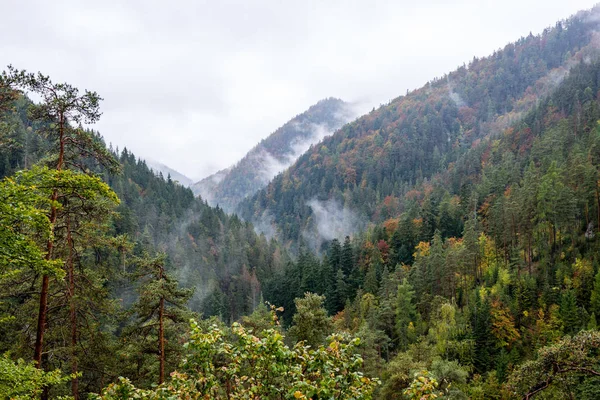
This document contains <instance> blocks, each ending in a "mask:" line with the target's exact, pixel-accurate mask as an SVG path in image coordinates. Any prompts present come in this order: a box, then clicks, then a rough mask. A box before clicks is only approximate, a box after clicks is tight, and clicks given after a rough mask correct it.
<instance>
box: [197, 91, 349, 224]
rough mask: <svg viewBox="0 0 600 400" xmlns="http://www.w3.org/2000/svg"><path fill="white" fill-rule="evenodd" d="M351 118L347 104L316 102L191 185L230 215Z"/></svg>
mask: <svg viewBox="0 0 600 400" xmlns="http://www.w3.org/2000/svg"><path fill="white" fill-rule="evenodd" d="M352 117H353V112H352V110H351V108H350V105H349V104H346V103H344V102H343V101H342V100H339V99H335V98H328V99H324V100H321V101H319V102H318V103H317V104H315V105H313V106H312V107H310V108H309V109H308V110H307V111H305V112H303V113H302V114H299V115H297V116H295V117H294V118H292V119H291V120H290V121H288V122H287V123H285V124H284V125H283V126H282V127H281V128H279V129H277V130H276V131H275V132H273V133H272V134H271V135H269V136H268V137H267V138H265V139H263V140H262V141H261V142H260V143H259V144H257V145H256V146H255V147H254V148H253V149H252V150H250V151H249V152H248V154H246V155H245V156H244V158H242V159H241V160H240V161H239V162H238V163H237V164H235V165H234V166H232V167H229V168H227V169H225V170H223V171H219V172H217V173H215V174H213V175H211V176H209V177H207V178H204V179H203V180H201V181H200V182H197V183H195V184H194V185H192V190H193V191H194V193H195V194H197V195H200V196H201V197H202V198H203V199H206V200H207V201H208V203H209V204H211V205H213V206H216V205H218V206H219V207H222V208H223V209H224V210H225V211H227V212H233V211H235V210H236V207H237V205H238V203H239V202H240V201H242V200H243V199H245V198H246V197H248V196H251V195H253V194H254V193H256V192H257V191H259V190H260V189H262V188H264V187H265V186H266V185H267V184H268V183H269V182H270V181H271V179H273V178H274V177H275V176H276V175H277V174H279V173H280V172H282V171H283V170H285V169H286V168H287V167H289V166H290V165H291V164H292V163H293V162H294V161H296V159H297V158H298V157H299V156H300V155H302V154H303V153H304V152H305V151H306V150H308V148H309V147H310V146H311V145H313V144H317V143H318V142H320V141H321V140H322V139H323V138H324V137H326V136H327V135H330V134H331V133H333V132H334V131H335V130H337V129H338V128H340V127H341V126H342V125H344V124H345V123H346V122H349V121H350V119H351V118H352Z"/></svg>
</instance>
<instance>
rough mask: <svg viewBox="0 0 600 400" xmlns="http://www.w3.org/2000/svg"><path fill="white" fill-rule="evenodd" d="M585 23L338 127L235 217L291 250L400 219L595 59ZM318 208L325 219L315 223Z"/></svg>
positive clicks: (524, 41)
mask: <svg viewBox="0 0 600 400" xmlns="http://www.w3.org/2000/svg"><path fill="white" fill-rule="evenodd" d="M592 15H593V14H592V12H581V13H579V14H577V15H576V16H574V17H572V18H570V19H568V20H566V21H563V22H559V23H557V24H556V26H555V27H554V28H551V29H546V30H545V31H544V32H543V33H542V34H540V35H536V36H534V35H529V36H528V37H525V38H521V39H520V40H518V41H517V42H515V43H511V44H509V45H507V46H506V47H505V48H504V49H502V50H499V51H497V52H495V53H494V54H493V55H491V56H489V57H486V58H482V59H477V58H474V59H473V60H472V61H471V62H470V63H469V65H468V66H467V65H464V66H462V67H460V68H458V69H457V70H456V71H454V72H451V73H449V74H448V75H446V76H444V77H442V78H438V79H434V80H432V81H431V82H429V83H428V84H426V85H425V86H424V87H423V88H421V89H418V90H415V91H413V92H411V93H408V94H407V95H406V96H401V97H399V98H397V99H395V100H393V101H391V102H390V103H389V104H387V105H385V106H382V107H381V108H379V109H377V110H375V111H373V112H371V113H369V114H367V115H365V116H363V117H361V118H359V119H357V120H356V121H354V122H352V123H351V124H348V125H346V126H344V127H343V128H342V129H340V130H339V131H337V132H336V133H335V134H334V135H332V136H331V137H328V138H326V139H325V140H324V141H323V142H322V143H321V145H319V146H314V147H313V148H312V149H310V150H309V151H308V152H307V153H306V154H304V155H303V156H302V157H301V158H300V159H299V160H298V161H297V162H296V163H295V164H294V165H293V166H292V167H291V168H289V169H288V170H286V171H285V172H284V173H283V174H282V175H280V176H277V177H276V178H275V179H274V180H273V181H272V182H271V183H270V184H269V186H268V187H267V188H265V189H263V190H261V191H260V192H258V193H257V194H256V195H255V196H253V197H251V198H249V199H247V200H245V201H244V202H242V204H240V213H241V214H240V215H242V216H243V217H244V218H245V219H247V220H251V221H260V224H259V226H263V225H269V224H270V225H272V226H273V228H274V230H276V231H277V232H278V233H279V234H280V237H281V239H282V240H286V241H287V240H291V241H292V243H298V242H299V241H301V240H302V239H303V238H306V237H316V236H320V237H323V238H324V239H331V238H332V237H331V235H330V234H328V232H327V229H326V228H327V226H326V225H328V224H324V223H321V220H322V219H325V220H326V221H327V220H328V218H330V216H331V215H332V214H339V215H347V216H348V215H349V216H354V215H355V217H356V218H355V219H357V220H359V221H360V220H363V221H376V222H382V221H383V220H385V219H387V218H388V217H389V216H393V215H395V214H397V213H398V212H401V211H403V204H402V203H403V201H404V200H403V199H404V198H405V196H407V195H408V196H410V195H411V194H410V191H411V190H412V188H413V186H414V185H417V184H420V183H422V182H424V181H427V180H430V179H431V178H432V176H433V175H434V174H436V173H439V172H441V171H444V170H445V169H446V168H448V166H450V165H452V164H454V163H456V162H457V160H458V159H459V158H460V157H461V156H462V155H463V154H465V152H467V151H468V150H469V149H470V148H471V147H473V146H477V145H478V144H479V142H480V141H481V140H482V139H484V138H487V137H490V136H494V135H498V134H500V133H501V132H502V131H503V129H505V128H507V127H509V126H510V125H511V123H514V122H516V121H518V120H519V119H520V118H522V117H523V115H524V113H526V112H527V111H529V110H530V109H531V108H532V107H534V106H535V105H536V102H537V101H538V100H539V99H540V98H543V97H544V96H545V95H547V94H548V93H550V92H551V91H552V90H553V89H554V88H555V87H556V85H557V84H558V83H559V82H560V81H561V80H562V79H563V78H564V76H566V75H567V73H568V71H569V69H570V68H571V67H572V66H573V65H575V64H577V63H579V62H581V61H582V60H589V59H590V57H591V58H594V57H596V55H597V54H598V38H597V35H596V33H595V29H596V28H597V25H598V24H597V22H596V19H594V18H592ZM320 208H324V209H325V210H326V211H328V212H326V213H325V215H319V213H317V212H315V211H316V210H317V209H320ZM341 210H343V211H344V212H341ZM321 214H323V213H321ZM330 219H333V220H335V219H336V218H330ZM329 225H331V224H329ZM348 225H350V226H348V227H347V226H344V225H343V224H341V225H339V226H337V227H336V228H337V229H336V230H337V231H338V232H337V233H338V238H339V237H340V234H350V233H354V231H353V230H349V229H350V228H351V227H355V226H356V225H360V224H356V223H354V224H348ZM344 231H345V232H344ZM429 234H430V236H431V235H433V230H431V231H430V232H429Z"/></svg>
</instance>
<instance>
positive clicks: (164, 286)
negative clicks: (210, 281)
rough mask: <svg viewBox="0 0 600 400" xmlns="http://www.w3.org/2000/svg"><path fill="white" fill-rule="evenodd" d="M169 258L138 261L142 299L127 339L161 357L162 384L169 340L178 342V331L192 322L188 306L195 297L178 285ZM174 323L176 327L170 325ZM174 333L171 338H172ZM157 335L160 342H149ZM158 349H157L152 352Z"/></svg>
mask: <svg viewBox="0 0 600 400" xmlns="http://www.w3.org/2000/svg"><path fill="white" fill-rule="evenodd" d="M165 262H166V255H164V254H159V255H157V256H155V257H148V256H146V257H144V258H141V259H138V260H137V271H136V273H135V277H136V279H137V280H138V282H139V287H138V289H137V291H138V294H139V298H138V300H137V301H136V302H135V303H134V305H133V306H132V308H131V311H132V312H133V313H134V318H135V319H134V323H133V325H132V326H130V327H128V329H127V333H126V336H129V337H131V338H137V339H132V340H134V342H133V343H135V344H136V345H137V346H140V347H141V349H138V351H140V352H150V353H154V354H157V355H158V360H159V370H158V383H159V384H161V383H162V382H163V381H164V379H165V369H166V363H167V359H168V355H167V353H166V351H167V343H168V339H169V338H168V337H167V336H171V338H172V339H173V340H175V338H176V337H175V336H174V335H175V332H176V331H177V328H181V327H182V325H185V324H186V323H187V321H188V319H189V313H188V312H187V310H186V307H185V305H186V303H187V301H188V300H189V298H190V297H191V296H192V290H191V289H181V288H179V284H178V282H177V281H176V280H175V279H173V277H172V276H171V275H170V274H169V273H167V271H166V269H165ZM168 322H171V325H172V326H169V324H168ZM169 332H171V335H169ZM155 335H156V343H155V344H154V345H151V344H150V343H149V341H151V340H152V338H153V337H154V336H155ZM153 346H154V350H151V349H152V347H153Z"/></svg>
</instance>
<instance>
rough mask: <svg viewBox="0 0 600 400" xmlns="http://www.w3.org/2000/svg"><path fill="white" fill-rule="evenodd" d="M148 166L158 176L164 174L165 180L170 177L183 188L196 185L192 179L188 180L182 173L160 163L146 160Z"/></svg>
mask: <svg viewBox="0 0 600 400" xmlns="http://www.w3.org/2000/svg"><path fill="white" fill-rule="evenodd" d="M146 164H148V167H150V168H151V169H152V170H153V171H154V173H156V175H159V174H162V176H163V177H164V178H165V179H166V178H167V177H168V176H169V175H170V176H171V179H172V180H174V181H176V182H179V183H180V184H181V185H182V186H186V187H187V186H190V185H191V184H193V183H194V181H193V180H192V179H191V178H188V177H187V176H185V175H184V174H182V173H181V172H179V171H176V170H174V169H173V168H171V167H169V166H167V165H165V164H163V163H160V162H158V161H155V160H151V159H146Z"/></svg>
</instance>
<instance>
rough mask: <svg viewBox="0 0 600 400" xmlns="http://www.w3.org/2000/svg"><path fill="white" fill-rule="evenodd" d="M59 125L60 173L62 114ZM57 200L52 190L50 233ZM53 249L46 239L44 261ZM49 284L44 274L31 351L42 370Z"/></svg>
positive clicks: (62, 130)
mask: <svg viewBox="0 0 600 400" xmlns="http://www.w3.org/2000/svg"><path fill="white" fill-rule="evenodd" d="M59 124H60V128H59V129H60V131H59V132H60V137H59V145H60V148H59V151H58V162H57V164H56V170H57V171H60V170H62V168H63V165H64V158H65V137H64V133H65V120H64V114H61V116H60V119H59ZM57 199H58V191H57V190H54V191H53V192H52V196H51V197H50V200H51V201H52V206H51V209H50V229H51V230H52V231H51V233H53V232H54V224H55V223H56V218H57V210H56V206H55V205H54V202H56V200H57ZM53 249H54V242H53V239H52V237H50V239H48V244H47V247H46V260H47V261H49V260H51V259H52V250H53ZM49 284H50V277H49V276H48V275H46V274H44V275H43V276H42V290H41V291H40V307H39V312H38V323H37V332H36V336H35V347H34V350H33V361H34V362H35V366H36V367H37V368H42V350H43V346H44V332H45V330H46V319H47V313H48V286H49Z"/></svg>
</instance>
